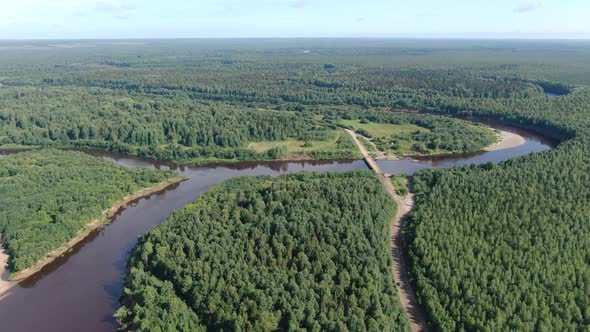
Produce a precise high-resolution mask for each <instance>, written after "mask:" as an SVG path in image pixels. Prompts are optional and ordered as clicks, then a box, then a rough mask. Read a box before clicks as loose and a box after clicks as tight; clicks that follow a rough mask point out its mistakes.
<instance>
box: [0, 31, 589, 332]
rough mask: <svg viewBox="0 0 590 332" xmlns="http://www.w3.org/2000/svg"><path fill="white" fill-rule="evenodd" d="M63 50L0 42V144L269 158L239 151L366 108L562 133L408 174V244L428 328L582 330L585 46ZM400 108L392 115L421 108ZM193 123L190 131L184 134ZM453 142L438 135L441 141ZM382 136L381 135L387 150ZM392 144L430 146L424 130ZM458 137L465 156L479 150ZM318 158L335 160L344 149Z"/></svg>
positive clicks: (286, 44) (229, 44)
mask: <svg viewBox="0 0 590 332" xmlns="http://www.w3.org/2000/svg"><path fill="white" fill-rule="evenodd" d="M76 43H77V44H76V47H67V48H66V47H63V46H59V45H51V43H49V42H35V43H32V44H31V45H28V46H27V47H23V46H22V44H19V43H17V42H0V49H1V50H2V51H1V52H0V84H1V85H0V96H2V98H0V142H2V143H21V144H43V145H45V144H46V145H74V146H87V147H94V148H100V149H108V150H114V151H122V152H125V153H131V154H137V155H141V156H145V157H150V158H160V159H169V160H178V161H185V160H186V161H189V160H195V159H199V158H202V159H213V160H215V159H226V160H236V159H242V160H245V159H272V158H275V157H278V156H281V155H283V154H284V153H285V150H284V149H283V148H278V149H276V150H272V149H271V150H265V151H264V152H256V151H254V150H252V149H248V148H247V147H248V145H249V144H252V143H253V142H261V143H265V144H267V143H268V142H278V141H282V140H285V139H287V140H294V141H301V142H307V141H310V142H311V141H314V143H309V144H307V143H306V144H307V145H308V146H309V145H314V144H315V145H318V143H317V142H320V141H323V142H328V141H330V140H332V139H334V137H333V136H332V137H330V135H331V133H333V132H334V130H336V128H337V126H338V125H339V124H341V123H342V121H348V120H358V121H359V122H360V121H363V120H365V122H373V123H377V124H383V123H387V122H386V121H384V120H379V118H374V119H371V118H370V117H371V116H373V115H372V114H383V117H390V116H392V115H389V114H387V115H385V114H386V113H387V112H396V111H403V112H404V113H405V112H407V111H408V110H409V111H415V112H423V113H432V114H437V115H446V116H448V115H450V116H455V117H460V118H468V119H476V120H489V121H492V122H496V123H501V124H507V125H512V126H516V127H519V128H524V129H530V130H534V131H536V132H539V133H541V134H544V135H546V136H549V137H552V138H554V139H557V140H559V141H561V144H559V146H557V147H556V148H555V149H553V150H552V151H547V152H543V153H539V154H533V155H530V156H526V157H521V158H516V159H514V160H511V161H507V162H505V163H501V164H499V165H484V166H477V167H475V166H474V167H462V168H453V169H450V170H429V171H423V172H419V173H418V174H416V176H415V177H414V178H413V179H411V181H410V183H413V185H412V190H413V191H415V192H416V205H415V211H414V213H413V214H412V215H411V217H410V219H409V222H408V227H407V229H405V246H406V249H407V255H408V257H409V261H410V263H411V276H412V280H413V283H414V285H415V288H416V290H417V293H418V297H419V300H420V302H421V304H422V305H423V307H424V308H425V310H426V312H427V315H428V317H429V321H430V324H431V325H432V327H433V328H434V329H435V330H450V331H463V330H479V329H481V330H584V329H587V327H588V325H589V324H590V312H589V310H588V308H590V305H589V303H588V299H589V298H590V290H589V289H588V285H589V284H590V282H589V281H588V280H589V279H588V278H589V277H588V276H589V274H590V272H589V270H590V268H589V266H590V263H589V262H590V256H589V255H590V254H589V252H590V251H589V250H588V248H589V244H588V239H590V229H589V226H588V225H589V222H588V220H587V219H588V218H587V216H588V215H590V211H589V208H590V193H589V192H588V188H587V187H588V182H589V181H588V180H589V179H588V176H587V174H590V150H589V148H588V146H590V129H589V128H590V120H589V117H588V114H589V111H590V88H589V86H590V75H588V73H589V72H590V43H588V42H587V41H538V40H535V41H524V40H519V41H494V40H483V41H475V40H465V41H459V40H422V41H418V40H379V39H370V40H369V39H367V40H250V41H245V40H225V41H220V40H208V41H204V40H185V41H157V40H152V41H138V42H136V43H135V44H134V45H126V46H125V45H117V44H116V43H114V42H109V41H92V42H76ZM15 59H18V61H16V60H15ZM544 92H552V93H556V94H560V95H562V96H560V97H557V98H555V99H550V98H548V97H547V96H545V95H544ZM158 108H159V109H158ZM347 114H352V115H347ZM396 116H398V115H396ZM399 116H401V115H399ZM404 116H406V115H404ZM408 116H410V115H408ZM392 117H393V116H392ZM411 117H413V119H408V120H407V123H406V124H405V125H410V124H413V123H415V120H416V119H418V117H419V115H418V114H413V115H411ZM252 119H255V120H252ZM226 121H227V122H226ZM154 123H155V124H154ZM224 123H230V124H231V127H224V125H223V124H224ZM195 125H199V126H203V127H204V128H201V129H200V130H198V131H192V130H189V129H188V128H193V126H195ZM111 128H112V129H111ZM256 128H258V129H256ZM259 129H260V130H259ZM447 129H448V128H446V129H445V131H446V130H447ZM90 130H92V131H93V134H92V135H93V136H92V137H93V138H92V139H90V137H91V136H90ZM459 132H461V131H459ZM308 134H311V136H307V135H308ZM410 134H412V132H410ZM191 135H192V136H191ZM392 135H393V134H392ZM412 135H414V134H412ZM416 135H418V133H416ZM420 135H421V134H420ZM453 137H454V135H452V134H451V135H450V136H449V134H448V132H442V133H441V134H440V140H441V142H440V143H441V144H442V143H443V141H448V140H452V139H453ZM391 138H392V137H386V139H384V140H383V142H382V143H383V144H391V143H395V142H394V141H393V139H391ZM398 139H401V138H398ZM406 139H412V140H415V139H419V140H424V142H425V145H428V144H430V143H431V142H432V143H436V142H437V141H436V137H432V136H429V135H425V136H410V137H406ZM463 140H464V141H466V139H463ZM484 140H485V138H484ZM400 142H401V140H400ZM426 142H428V143H426ZM473 143H476V144H475V145H474V146H472V147H470V148H469V149H475V148H476V147H477V146H481V144H483V142H481V141H479V142H473ZM338 144H340V145H341V146H342V147H343V149H351V147H353V145H351V144H350V141H342V142H340V143H338ZM270 145H271V144H269V146H270ZM432 146H433V147H434V146H436V144H434V145H432ZM383 148H385V147H384V146H383ZM331 151H337V152H336V154H337V155H338V156H341V157H345V156H346V155H350V154H349V153H350V151H351V150H348V152H346V151H342V152H340V151H338V150H337V149H333V150H331ZM324 153H325V154H324V156H326V155H327V156H330V151H324ZM331 156H334V155H331ZM167 224H168V223H167ZM167 224H166V225H167ZM166 227H172V226H163V228H166ZM178 227H180V226H178ZM155 232H159V230H157V231H155ZM193 236H196V235H193ZM142 248H143V247H142ZM223 249H226V248H223ZM177 252H178V253H179V255H180V253H181V252H182V250H178V251H177ZM175 253H176V252H175ZM137 255H140V253H139V252H136V256H137ZM134 262H135V263H137V262H139V260H138V259H135V260H134ZM132 275H133V278H137V279H138V280H140V281H141V274H135V273H132ZM146 279H149V280H151V281H150V282H153V283H154V285H152V286H150V287H152V288H149V290H146V292H149V293H146V299H152V300H153V301H151V302H150V301H148V302H149V303H152V304H153V303H156V302H155V301H156V300H159V299H166V300H167V301H168V302H166V303H164V304H163V305H164V306H170V307H174V308H177V309H178V310H177V311H174V312H175V313H179V315H182V316H179V317H177V318H178V321H180V322H193V321H194V319H197V318H198V319H199V320H200V319H203V317H202V316H197V315H196V314H190V311H193V310H192V309H191V308H193V306H194V305H196V304H195V303H186V302H184V301H183V300H182V299H180V298H179V297H178V296H179V295H178V294H179V293H178V289H177V288H175V287H173V286H172V284H170V283H166V282H161V283H158V281H157V280H155V279H152V278H151V277H149V278H148V277H147V276H146ZM130 280H133V279H130ZM130 282H131V281H130ZM138 282H139V281H138ZM142 282H143V281H142ZM145 282H146V283H147V281H145ZM146 289H147V288H146ZM134 291H137V292H139V291H141V287H138V288H137V289H135V290H134ZM160 294H166V295H164V296H160V297H156V296H158V295H160ZM228 297H229V295H228ZM188 309H191V310H190V311H188ZM154 312H156V314H155V315H160V314H162V315H164V314H163V313H162V312H160V311H157V310H156V311H154ZM193 312H194V311H193ZM144 313H145V314H146V315H147V314H150V313H151V311H149V310H147V309H146V311H145V312H144ZM128 314H129V315H131V314H130V313H128ZM162 315H160V316H162ZM123 317H131V316H125V315H124V316H123ZM150 317H151V316H150ZM158 317H159V316H158ZM158 317H151V318H150V319H147V321H151V319H153V320H157V318H158ZM126 323H127V324H131V323H130V322H129V321H126Z"/></svg>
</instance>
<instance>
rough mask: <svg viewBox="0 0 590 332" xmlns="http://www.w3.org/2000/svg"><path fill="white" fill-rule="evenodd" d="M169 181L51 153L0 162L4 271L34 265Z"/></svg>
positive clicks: (141, 171) (76, 156) (37, 152)
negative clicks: (136, 195)
mask: <svg viewBox="0 0 590 332" xmlns="http://www.w3.org/2000/svg"><path fill="white" fill-rule="evenodd" d="M172 176H173V173H172V172H160V171H155V170H148V169H127V168H124V167H121V166H117V165H116V164H114V163H112V162H110V161H106V160H103V159H102V158H95V157H91V156H88V155H86V154H83V153H81V152H70V151H60V150H54V149H44V150H34V151H29V152H22V153H18V154H16V155H14V156H9V157H5V158H0V206H2V208H1V209H0V235H1V237H2V242H3V247H4V248H5V249H7V251H8V254H9V256H10V258H9V262H8V263H9V269H10V270H11V271H12V272H17V271H20V270H23V269H26V268H28V267H31V266H33V265H34V264H36V263H37V262H38V261H39V260H40V259H42V258H43V257H45V255H47V254H48V253H49V252H50V251H52V250H54V249H57V248H58V247H59V246H60V245H62V244H65V243H66V242H68V241H69V240H71V239H72V238H73V237H75V236H76V234H77V233H78V232H79V231H80V230H81V229H82V228H83V227H84V226H85V225H86V224H87V223H88V222H90V221H91V220H93V219H96V218H99V217H100V216H101V212H102V211H104V210H106V209H108V208H110V207H111V206H112V205H113V204H114V203H115V202H116V201H118V200H121V199H122V198H123V197H124V196H126V195H127V194H130V193H133V192H134V191H137V190H139V189H141V188H144V187H149V186H153V185H155V184H158V183H160V182H162V181H164V180H166V179H168V178H170V177H172Z"/></svg>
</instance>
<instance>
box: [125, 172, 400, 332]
mask: <svg viewBox="0 0 590 332" xmlns="http://www.w3.org/2000/svg"><path fill="white" fill-rule="evenodd" d="M394 211H395V205H394V204H393V201H392V200H391V198H390V197H389V196H388V195H387V194H386V193H385V191H384V190H383V188H382V187H381V184H380V182H379V180H378V178H377V176H375V175H374V174H373V173H371V172H368V171H356V172H345V173H331V174H317V173H299V174H293V175H287V176H283V177H279V178H271V177H243V178H237V179H233V180H229V181H227V182H225V183H223V184H222V185H218V186H217V187H215V188H212V189H211V190H210V191H209V192H208V193H207V194H205V195H203V196H201V197H200V198H199V199H198V200H197V201H196V202H195V203H194V204H191V205H188V206H186V207H185V208H184V209H182V210H180V211H177V212H175V213H173V214H172V215H171V216H170V217H169V219H168V220H167V221H166V222H165V223H164V224H162V225H161V226H159V227H157V228H155V229H153V230H152V231H150V232H149V233H148V234H146V235H145V236H143V237H142V238H141V239H140V241H139V244H138V246H137V247H136V248H135V249H134V251H133V253H132V257H131V261H130V269H131V270H130V273H129V275H128V277H127V281H126V289H125V295H124V297H123V299H122V303H123V305H124V306H123V307H122V308H121V309H120V310H119V312H118V314H117V317H119V319H121V321H122V324H123V329H125V330H138V331H175V330H179V331H200V330H203V331H204V330H215V331H221V330H225V331H275V330H301V329H304V330H310V331H407V330H408V329H409V325H408V322H407V318H406V317H405V315H404V314H403V311H402V309H401V306H400V304H399V302H398V297H397V294H396V289H395V285H394V283H393V279H392V278H391V274H390V273H391V272H390V269H391V267H390V266H391V257H390V255H389V250H388V248H389V238H388V235H387V234H388V229H389V223H390V221H391V218H392V216H393V214H394Z"/></svg>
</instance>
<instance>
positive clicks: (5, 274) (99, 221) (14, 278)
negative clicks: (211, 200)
mask: <svg viewBox="0 0 590 332" xmlns="http://www.w3.org/2000/svg"><path fill="white" fill-rule="evenodd" d="M185 180H186V179H185V178H181V177H174V178H171V179H168V180H166V181H163V182H160V183H159V184H158V185H156V186H153V187H147V188H143V189H140V190H138V191H136V192H134V193H133V194H131V195H128V196H125V197H124V198H123V199H122V200H119V201H117V202H116V203H115V204H114V205H113V206H112V207H110V208H108V209H106V210H104V211H102V212H101V216H100V217H98V218H96V219H93V220H91V221H90V222H88V223H87V224H86V225H85V226H84V228H82V229H81V230H80V231H79V232H78V235H76V237H74V238H73V239H71V240H70V241H68V242H67V243H65V244H63V245H61V246H60V247H59V248H57V249H55V250H53V251H51V252H49V253H48V254H47V255H46V256H45V258H43V259H41V260H40V261H39V262H38V263H37V264H35V265H34V266H32V267H30V268H27V269H25V270H22V271H19V272H16V273H15V274H13V275H12V274H11V273H10V271H8V270H7V269H6V263H7V261H8V257H9V256H8V254H7V253H6V251H5V250H0V299H2V296H3V295H4V294H5V293H6V292H7V291H9V290H10V289H11V288H12V287H14V286H16V285H17V284H18V283H19V282H20V281H23V280H24V279H27V278H29V277H30V276H32V275H34V274H36V273H37V272H39V271H41V270H42V269H43V267H45V266H46V265H48V264H50V263H51V262H53V261H54V260H55V259H57V258H58V257H60V256H62V255H63V254H65V253H66V252H67V251H69V250H70V249H71V248H72V247H73V246H75V245H76V244H78V243H79V242H81V241H82V240H84V239H85V238H86V237H87V236H88V235H89V234H90V233H92V232H93V231H95V230H97V229H99V228H100V227H102V226H104V225H106V224H108V223H110V222H111V219H112V217H113V216H115V214H117V212H119V210H121V209H122V208H125V207H127V206H128V205H129V204H130V203H131V202H133V201H135V200H138V199H141V198H145V197H147V196H150V195H152V194H155V193H158V192H161V191H163V190H165V189H166V188H168V187H170V186H172V185H174V184H176V183H180V182H182V181H185Z"/></svg>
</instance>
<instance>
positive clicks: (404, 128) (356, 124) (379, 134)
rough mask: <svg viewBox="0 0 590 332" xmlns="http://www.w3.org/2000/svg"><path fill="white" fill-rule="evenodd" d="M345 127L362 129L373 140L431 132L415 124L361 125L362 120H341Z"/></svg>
mask: <svg viewBox="0 0 590 332" xmlns="http://www.w3.org/2000/svg"><path fill="white" fill-rule="evenodd" d="M341 123H342V124H343V125H345V126H348V127H351V128H353V129H354V131H358V130H360V129H362V130H364V131H366V132H367V133H368V134H369V135H371V137H373V138H385V137H389V136H391V135H394V134H406V133H407V134H409V133H413V132H416V131H424V132H428V131H429V130H428V129H427V128H424V127H420V126H417V125H415V124H410V123H408V124H401V125H397V124H390V123H374V122H369V123H361V121H360V120H341Z"/></svg>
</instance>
